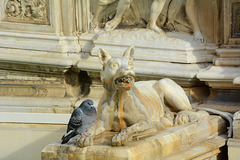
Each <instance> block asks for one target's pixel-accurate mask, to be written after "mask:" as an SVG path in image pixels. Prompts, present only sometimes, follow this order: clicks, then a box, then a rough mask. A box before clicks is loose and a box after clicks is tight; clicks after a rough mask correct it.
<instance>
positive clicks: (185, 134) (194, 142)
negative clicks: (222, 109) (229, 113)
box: [41, 116, 226, 160]
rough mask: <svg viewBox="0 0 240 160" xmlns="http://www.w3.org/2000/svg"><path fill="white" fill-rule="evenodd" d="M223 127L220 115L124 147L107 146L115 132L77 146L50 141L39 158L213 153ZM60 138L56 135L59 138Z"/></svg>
mask: <svg viewBox="0 0 240 160" xmlns="http://www.w3.org/2000/svg"><path fill="white" fill-rule="evenodd" d="M225 130H226V124H225V121H224V120H223V119H222V118H221V117H219V116H210V118H209V119H207V120H204V121H201V122H197V123H190V124H188V125H184V126H175V127H168V128H166V129H164V130H162V131H160V132H159V133H157V134H156V135H152V136H147V137H144V138H139V140H138V141H136V140H133V141H131V142H129V143H128V144H127V145H126V146H122V147H112V146H110V145H109V142H110V139H111V137H112V136H113V135H114V134H115V133H103V134H101V135H98V136H97V137H96V138H95V142H94V145H93V146H89V147H85V148H79V147H77V146H76V145H75V141H74V140H71V141H70V142H69V143H68V144H64V145H61V144H60V143H59V142H58V143H53V144H49V145H47V146H46V147H45V148H44V149H43V151H42V155H41V156H42V160H52V159H54V160H58V159H59V160H60V159H61V160H70V159H74V160H80V159H81V160H85V159H86V160H88V159H89V160H90V159H98V160H122V159H151V160H152V159H172V158H173V157H176V156H177V157H179V156H180V157H179V158H180V159H189V158H190V159H193V158H198V157H202V159H204V158H207V157H212V156H215V157H216V155H217V154H218V153H219V152H220V150H219V148H221V147H222V146H224V145H225V138H222V137H220V136H219V135H220V134H221V133H223V132H225ZM60 138H61V137H59V139H60Z"/></svg>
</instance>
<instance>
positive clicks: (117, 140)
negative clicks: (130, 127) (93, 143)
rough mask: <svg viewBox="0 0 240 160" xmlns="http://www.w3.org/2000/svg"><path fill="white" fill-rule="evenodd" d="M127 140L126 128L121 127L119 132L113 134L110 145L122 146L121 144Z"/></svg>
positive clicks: (124, 143)
mask: <svg viewBox="0 0 240 160" xmlns="http://www.w3.org/2000/svg"><path fill="white" fill-rule="evenodd" d="M127 141H128V134H127V130H126V129H123V130H121V132H120V133H119V134H116V135H115V136H113V138H112V142H111V145H112V146H123V145H126V144H127Z"/></svg>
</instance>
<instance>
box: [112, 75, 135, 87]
mask: <svg viewBox="0 0 240 160" xmlns="http://www.w3.org/2000/svg"><path fill="white" fill-rule="evenodd" d="M133 82H134V77H133V76H132V75H127V76H124V77H120V78H117V79H116V80H115V84H116V85H118V86H122V87H125V88H126V89H130V88H131V86H132V83H133Z"/></svg>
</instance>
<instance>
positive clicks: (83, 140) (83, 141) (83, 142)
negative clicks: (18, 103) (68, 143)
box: [76, 134, 94, 148]
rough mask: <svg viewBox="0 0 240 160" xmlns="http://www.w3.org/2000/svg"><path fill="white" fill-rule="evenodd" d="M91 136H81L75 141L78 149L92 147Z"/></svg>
mask: <svg viewBox="0 0 240 160" xmlns="http://www.w3.org/2000/svg"><path fill="white" fill-rule="evenodd" d="M93 138H94V137H93V136H92V135H90V134H87V135H85V134H83V135H81V136H80V137H79V138H78V139H77V140H76V144H77V145H78V146H79V147H80V148H83V147H87V146H92V145H93Z"/></svg>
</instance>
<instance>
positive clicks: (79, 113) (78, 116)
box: [62, 99, 97, 144]
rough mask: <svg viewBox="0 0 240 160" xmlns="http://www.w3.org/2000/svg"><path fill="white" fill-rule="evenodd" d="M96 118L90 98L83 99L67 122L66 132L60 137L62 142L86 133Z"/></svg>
mask: <svg viewBox="0 0 240 160" xmlns="http://www.w3.org/2000/svg"><path fill="white" fill-rule="evenodd" d="M96 118H97V111H96V108H95V107H94V106H93V101H92V100H89V99H88V100H85V101H83V102H82V103H81V105H80V106H79V107H78V108H76V109H75V110H74V111H73V113H72V115H71V117H70V119H69V122H68V128H67V132H66V133H65V134H64V135H63V137H62V144H65V143H67V142H68V141H69V140H70V139H71V138H72V137H74V136H76V135H78V134H80V135H88V133H87V131H88V129H89V128H91V127H92V125H93V123H94V121H95V120H96Z"/></svg>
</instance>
